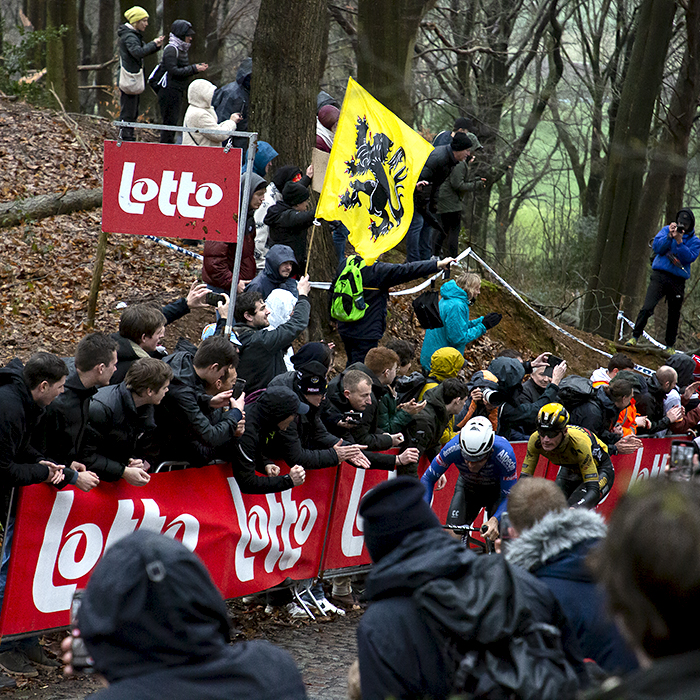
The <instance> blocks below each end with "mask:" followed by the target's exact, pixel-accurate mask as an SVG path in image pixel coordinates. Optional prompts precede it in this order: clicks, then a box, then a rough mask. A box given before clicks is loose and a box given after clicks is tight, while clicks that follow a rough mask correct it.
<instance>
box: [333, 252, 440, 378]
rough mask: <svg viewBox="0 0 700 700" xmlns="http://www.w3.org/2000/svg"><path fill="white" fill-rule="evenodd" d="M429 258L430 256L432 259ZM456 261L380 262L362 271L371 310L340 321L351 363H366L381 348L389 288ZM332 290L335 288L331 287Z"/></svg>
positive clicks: (366, 296) (433, 271)
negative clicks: (367, 357) (397, 263)
mask: <svg viewBox="0 0 700 700" xmlns="http://www.w3.org/2000/svg"><path fill="white" fill-rule="evenodd" d="M428 257H429V256H428ZM453 262H454V258H443V259H442V260H423V261H420V262H409V263H404V264H403V265H393V264H391V263H383V262H376V263H374V265H367V266H365V267H363V268H362V272H361V274H362V285H363V288H364V299H365V304H366V305H367V309H366V311H365V315H364V316H363V317H362V318H361V319H360V320H359V321H339V322H338V333H339V334H340V338H341V339H342V341H343V345H344V346H345V353H346V355H347V357H348V364H349V365H351V364H353V363H355V362H362V361H363V360H364V359H365V355H366V354H367V352H368V351H369V350H370V349H371V348H376V347H377V345H379V341H380V340H381V337H382V336H383V335H384V332H385V331H386V306H387V302H388V301H389V289H391V287H393V286H394V285H397V284H403V283H404V282H410V281H411V280H415V279H418V278H419V277H427V276H428V275H434V274H435V273H436V272H437V271H438V270H444V269H445V268H446V267H447V266H448V265H451V264H452V263H453ZM344 267H345V261H344V260H343V261H342V262H341V263H340V265H339V266H338V271H337V274H338V275H339V274H340V273H341V272H342V270H343V268H344ZM331 289H332V287H331Z"/></svg>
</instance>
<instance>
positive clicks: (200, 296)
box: [110, 282, 209, 384]
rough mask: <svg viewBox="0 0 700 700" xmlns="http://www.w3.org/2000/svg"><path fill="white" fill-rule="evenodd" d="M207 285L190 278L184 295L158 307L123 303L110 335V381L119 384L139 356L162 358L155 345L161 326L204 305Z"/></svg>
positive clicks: (159, 337)
mask: <svg viewBox="0 0 700 700" xmlns="http://www.w3.org/2000/svg"><path fill="white" fill-rule="evenodd" d="M208 291H209V288H208V287H207V285H206V284H200V283H199V282H194V283H193V284H192V286H191V287H190V291H189V293H188V294H187V296H186V297H182V298H180V299H178V300H177V301H174V302H172V303H170V304H166V305H165V306H163V307H162V308H160V309H159V308H158V307H157V306H154V305H153V304H133V305H132V306H127V307H126V309H124V312H123V313H122V315H121V318H120V319H119V332H118V333H113V334H112V337H113V338H114V339H115V340H116V341H117V344H118V346H117V370H116V372H115V373H114V374H113V375H112V378H111V380H110V383H111V384H119V382H121V381H123V379H124V377H125V376H126V372H127V370H128V369H129V366H130V365H131V363H132V362H134V360H137V359H138V358H139V357H155V358H157V359H159V360H162V359H163V357H165V354H164V353H163V352H162V351H161V350H159V349H158V347H159V345H160V342H161V340H163V337H164V336H165V326H167V325H168V324H169V323H173V322H174V321H177V320H178V319H179V318H182V317H183V316H185V315H186V314H188V313H189V312H190V311H191V310H192V309H201V308H206V307H207V304H206V303H205V301H204V298H205V297H206V295H207V292H208Z"/></svg>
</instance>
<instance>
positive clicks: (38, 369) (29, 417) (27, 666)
mask: <svg viewBox="0 0 700 700" xmlns="http://www.w3.org/2000/svg"><path fill="white" fill-rule="evenodd" d="M67 374H68V368H67V367H66V363H65V362H64V361H63V360H61V359H60V358H59V357H56V356H55V355H52V354H50V353H48V352H38V353H36V354H34V355H32V357H31V358H30V359H29V361H28V362H27V364H26V365H24V366H22V363H21V362H20V360H19V359H14V360H12V361H11V362H9V363H8V364H7V366H6V367H3V368H2V369H0V507H1V508H2V522H3V523H4V522H5V518H6V516H7V514H8V510H9V508H10V496H11V494H12V489H13V488H15V487H17V486H29V485H30V484H41V483H47V484H54V485H56V484H58V483H59V482H60V481H61V480H62V479H63V465H60V464H55V463H53V462H51V461H49V460H48V459H46V458H45V456H44V455H43V454H41V453H40V452H39V451H38V450H37V449H35V448H34V447H32V445H31V444H30V438H31V434H32V430H34V428H35V427H36V425H37V422H38V421H39V418H40V416H41V414H42V413H43V410H44V409H45V408H46V407H47V406H48V405H49V404H50V403H51V402H52V401H54V400H55V399H56V398H57V397H58V396H60V394H61V392H62V391H63V385H64V384H65V381H66V375H67ZM15 505H16V500H15V501H14V503H13V508H14V506H15ZM13 532H14V513H12V512H11V513H10V515H9V517H7V529H6V530H5V541H4V548H5V556H4V560H3V562H2V569H0V600H1V599H2V597H3V595H4V593H5V582H6V580H7V570H8V566H9V556H10V549H11V547H12V534H13ZM30 661H31V662H32V663H35V664H37V665H39V666H40V667H42V668H54V667H56V666H58V665H59V664H58V663H57V662H56V661H54V660H52V659H49V658H48V657H47V656H46V654H45V653H44V651H43V649H42V647H41V646H40V645H39V640H38V638H37V637H31V638H28V639H23V640H20V641H19V642H4V643H3V644H2V645H0V669H2V670H3V671H5V672H7V673H10V674H11V675H13V676H24V677H32V676H37V675H38V673H37V670H36V669H35V668H34V667H33V666H32V664H31V663H29V662H30ZM13 686H14V681H10V680H9V679H6V678H2V679H0V687H3V688H8V687H13Z"/></svg>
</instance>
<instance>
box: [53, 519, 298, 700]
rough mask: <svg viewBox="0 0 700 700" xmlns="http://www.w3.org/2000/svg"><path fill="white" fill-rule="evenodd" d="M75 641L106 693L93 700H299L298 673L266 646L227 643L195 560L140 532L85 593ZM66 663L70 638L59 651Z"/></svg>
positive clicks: (122, 544) (112, 551)
mask: <svg viewBox="0 0 700 700" xmlns="http://www.w3.org/2000/svg"><path fill="white" fill-rule="evenodd" d="M78 621H79V626H80V636H81V637H82V638H83V639H84V640H85V644H86V645H87V648H88V651H89V652H90V656H91V657H92V658H93V660H94V665H95V670H97V671H98V672H99V673H101V674H102V675H103V676H104V678H105V679H106V680H107V682H108V683H109V687H108V688H107V689H105V690H100V691H99V692H97V693H96V694H95V695H94V697H95V698H99V700H133V698H145V697H149V698H156V697H163V698H172V699H173V700H175V699H178V698H194V697H199V698H204V697H206V698H207V699H208V700H230V699H231V698H260V699H261V700H262V699H263V698H265V699H267V698H284V699H285V700H305V699H306V690H305V688H304V683H303V681H302V678H301V674H300V673H299V670H298V669H297V668H296V666H295V665H294V661H292V658H291V657H290V656H289V654H287V653H286V652H285V651H282V650H281V649H278V648H277V647H275V646H273V645H272V644H270V643H269V642H265V641H260V640H254V641H248V642H246V641H244V642H241V641H237V642H236V643H234V644H231V643H230V620H229V617H228V612H227V609H226V604H225V603H224V601H223V599H222V598H221V594H220V593H219V591H218V589H217V588H216V586H215V585H214V584H213V582H212V580H211V578H210V576H209V573H208V572H207V570H206V568H205V567H204V565H203V564H202V562H201V560H200V559H199V558H198V557H197V555H196V554H193V553H192V552H190V551H189V550H188V549H187V548H186V547H185V546H184V545H183V544H181V543H180V542H178V541H177V540H173V539H171V538H169V537H166V536H164V535H157V534H155V533H152V532H146V531H143V530H139V531H138V532H134V533H132V534H130V535H127V536H126V537H124V538H123V539H121V540H119V542H117V543H116V544H114V545H113V546H111V547H110V548H109V549H108V550H107V552H106V553H105V555H104V556H103V557H102V559H101V560H100V561H99V562H98V564H97V566H96V567H95V570H94V572H93V574H92V576H91V577H90V580H89V582H88V584H87V587H86V589H85V593H84V596H83V600H82V604H81V607H80V612H79V618H78ZM62 646H63V648H64V650H66V652H67V653H66V655H65V656H64V660H65V661H66V662H68V663H69V664H70V663H71V662H72V654H71V653H70V652H69V651H68V650H69V649H70V646H71V643H70V638H68V639H67V640H64V644H63V645H62Z"/></svg>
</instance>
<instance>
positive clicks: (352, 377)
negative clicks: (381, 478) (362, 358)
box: [321, 362, 419, 471]
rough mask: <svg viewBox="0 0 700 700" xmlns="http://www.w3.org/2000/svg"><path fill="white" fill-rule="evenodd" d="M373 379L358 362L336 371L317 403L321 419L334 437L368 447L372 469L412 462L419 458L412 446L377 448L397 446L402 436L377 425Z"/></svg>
mask: <svg viewBox="0 0 700 700" xmlns="http://www.w3.org/2000/svg"><path fill="white" fill-rule="evenodd" d="M360 368H364V369H360ZM375 381H376V382H377V383H379V379H378V378H377V377H376V376H375V375H374V374H373V373H372V372H371V370H370V369H369V368H368V367H366V366H365V365H363V364H362V363H361V362H360V363H357V364H355V365H353V369H346V370H345V371H344V372H342V373H341V374H339V375H338V376H337V377H335V378H334V379H333V380H332V381H331V383H330V384H329V385H328V393H327V394H326V398H325V399H324V401H323V403H322V405H321V420H322V421H323V423H324V425H325V426H326V428H327V429H328V431H329V432H331V433H333V435H335V436H336V437H339V438H342V439H344V440H347V441H348V442H354V443H356V444H358V445H362V446H364V447H365V448H366V449H367V450H369V452H371V453H372V454H371V455H370V454H369V453H368V455H369V458H370V461H371V462H372V466H373V467H374V468H376V469H387V470H389V471H391V470H394V469H401V468H402V467H404V466H406V465H413V464H414V463H415V462H417V461H418V458H419V454H418V450H416V449H415V448H409V449H407V450H405V451H404V452H402V453H401V454H400V455H391V454H382V453H381V452H380V451H381V450H388V449H390V448H392V447H398V446H399V445H400V444H401V443H402V442H403V441H404V438H403V435H401V433H396V434H394V435H390V434H389V433H383V432H382V431H380V430H379V428H378V427H377V419H378V403H377V399H376V398H375V396H374V393H373V391H372V387H373V384H374V382H375ZM360 414H361V415H360Z"/></svg>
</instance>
